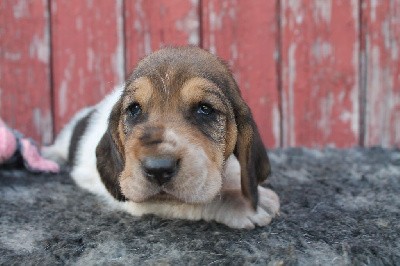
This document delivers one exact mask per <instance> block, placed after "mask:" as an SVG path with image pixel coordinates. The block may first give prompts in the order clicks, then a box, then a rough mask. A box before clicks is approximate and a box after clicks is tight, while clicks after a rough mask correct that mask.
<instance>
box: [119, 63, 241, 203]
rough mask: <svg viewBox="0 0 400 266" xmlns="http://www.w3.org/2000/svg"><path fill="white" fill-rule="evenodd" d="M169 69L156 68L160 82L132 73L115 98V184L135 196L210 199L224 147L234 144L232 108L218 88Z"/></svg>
mask: <svg viewBox="0 0 400 266" xmlns="http://www.w3.org/2000/svg"><path fill="white" fill-rule="evenodd" d="M173 71H174V70H171V71H170V72H168V73H160V74H162V75H161V76H160V77H159V78H160V79H161V80H160V81H161V82H159V81H158V80H152V79H151V78H149V77H140V78H137V79H135V80H134V81H133V82H132V83H130V84H129V85H128V86H127V87H126V90H125V93H124V96H123V98H122V101H121V108H122V109H121V116H120V119H119V132H118V135H119V138H120V139H121V142H122V143H123V145H122V147H123V151H122V153H123V157H124V162H125V167H124V169H123V171H122V174H121V176H120V186H121V191H122V193H123V194H124V195H125V197H126V198H128V199H130V200H132V201H135V202H141V201H145V200H148V199H149V198H168V197H171V198H175V199H178V200H181V201H184V202H188V203H204V202H208V201H210V200H212V199H213V198H214V197H215V196H216V194H217V193H218V192H219V191H220V188H221V184H222V175H221V173H222V168H223V163H224V161H225V158H226V153H232V151H233V148H234V147H233V145H234V142H233V141H230V140H232V139H233V140H235V139H236V126H235V122H234V114H233V111H232V107H231V106H230V105H229V104H228V103H229V102H228V100H227V99H226V97H225V96H224V94H223V92H222V91H221V90H220V89H219V88H218V87H217V86H216V85H215V84H214V83H213V82H211V81H209V80H207V79H204V78H200V77H188V78H187V79H185V80H179V79H178V78H179V77H178V78H177V77H176V75H175V74H174V73H173Z"/></svg>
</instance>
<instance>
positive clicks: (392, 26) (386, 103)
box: [362, 0, 400, 147]
mask: <svg viewBox="0 0 400 266" xmlns="http://www.w3.org/2000/svg"><path fill="white" fill-rule="evenodd" d="M362 7H363V17H362V23H363V27H364V30H363V35H364V36H363V37H364V41H365V45H364V49H365V50H364V51H363V54H364V56H365V59H366V60H365V64H366V66H365V73H364V76H365V79H366V82H365V88H363V89H364V93H365V99H366V105H365V107H366V112H365V122H366V127H365V142H366V145H367V146H371V145H381V146H384V147H390V146H393V145H396V146H400V0H387V1H370V0H368V1H367V0H363V5H362Z"/></svg>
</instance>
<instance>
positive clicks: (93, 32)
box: [50, 0, 125, 132]
mask: <svg viewBox="0 0 400 266" xmlns="http://www.w3.org/2000/svg"><path fill="white" fill-rule="evenodd" d="M50 3H51V23H52V24H51V32H52V49H53V54H52V56H53V82H54V84H53V86H54V87H53V90H54V115H55V122H56V123H55V129H56V132H58V131H59V130H60V129H61V128H62V126H63V125H64V124H65V123H66V122H67V121H68V120H69V119H70V118H71V116H72V115H73V114H74V113H75V112H76V111H77V110H79V109H80V108H82V107H84V106H87V105H92V104H95V103H96V102H98V101H99V100H100V99H101V98H102V97H104V95H106V94H107V93H108V92H110V91H111V90H112V89H113V88H114V86H116V85H118V84H120V83H121V82H123V80H124V78H125V71H124V67H123V66H124V38H123V35H124V33H123V15H122V12H123V5H122V4H123V2H122V1H121V0H117V1H108V0H96V1H91V0H58V1H51V2H50Z"/></svg>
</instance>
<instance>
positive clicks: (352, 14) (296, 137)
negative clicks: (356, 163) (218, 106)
mask: <svg viewBox="0 0 400 266" xmlns="http://www.w3.org/2000/svg"><path fill="white" fill-rule="evenodd" d="M281 3H282V8H281V19H282V23H281V25H282V29H281V31H282V41H281V42H282V68H283V69H282V89H283V90H282V92H283V94H282V110H283V112H282V115H283V144H284V146H308V147H322V146H326V145H331V146H336V147H348V146H353V145H357V144H358V139H359V105H358V100H359V88H358V87H359V86H358V74H359V71H358V67H359V65H358V62H359V61H358V60H359V41H358V30H359V23H358V21H359V16H358V10H359V3H358V1H357V0H351V1H348V0H324V1H320V0H312V1H311V0H310V1H308V0H301V1H290V0H282V1H281Z"/></svg>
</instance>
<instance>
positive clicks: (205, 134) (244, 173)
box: [43, 47, 279, 228]
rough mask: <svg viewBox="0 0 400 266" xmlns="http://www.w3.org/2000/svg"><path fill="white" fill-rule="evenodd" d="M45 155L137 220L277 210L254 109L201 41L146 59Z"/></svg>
mask: <svg viewBox="0 0 400 266" xmlns="http://www.w3.org/2000/svg"><path fill="white" fill-rule="evenodd" d="M43 153H44V154H45V155H46V156H47V157H49V158H53V159H56V160H58V161H68V162H69V163H70V165H71V176H72V178H73V179H74V180H75V182H76V183H77V184H78V185H79V186H80V187H82V188H84V189H87V190H88V191H90V192H92V193H95V194H98V195H101V196H103V197H105V198H106V199H108V200H109V201H110V202H111V203H112V204H113V205H114V206H118V207H120V208H122V209H124V210H126V211H128V212H129V213H131V214H132V215H135V216H141V215H143V214H156V215H160V216H162V217H166V218H179V219H189V220H201V219H203V220H206V221H212V220H214V221H217V222H220V223H223V224H226V225H228V226H230V227H233V228H254V227H255V226H256V225H258V226H265V225H267V224H269V223H270V221H271V219H272V218H273V217H274V216H275V215H276V214H277V213H278V211H279V198H278V196H277V195H276V194H275V192H273V191H272V190H270V189H268V188H265V187H262V186H260V185H259V184H260V183H261V182H263V181H265V180H266V179H267V177H268V176H269V174H270V164H269V160H268V157H267V154H266V151H265V149H264V146H263V143H262V141H261V138H260V135H259V133H258V130H257V127H256V124H255V122H254V120H253V118H252V115H251V112H250V109H249V108H248V106H247V104H246V103H245V102H244V100H243V99H242V97H241V95H240V91H239V88H238V86H237V84H236V82H235V80H234V79H233V77H232V74H231V72H230V71H229V69H228V68H227V67H226V66H225V64H224V63H223V62H222V61H221V60H219V59H218V58H217V57H216V56H214V55H212V54H210V53H208V52H206V51H204V50H202V49H200V48H196V47H181V48H164V49H161V50H159V51H157V52H155V53H153V54H151V55H149V56H147V57H146V58H144V59H143V60H142V61H140V62H139V64H138V66H137V68H136V69H135V70H134V71H133V73H132V75H131V76H130V78H129V79H128V80H127V82H126V84H125V85H124V86H122V87H120V88H117V89H116V90H114V91H113V92H112V93H111V94H110V95H108V96H107V97H106V98H105V99H104V100H102V101H101V102H100V103H99V104H97V105H95V106H92V107H88V108H86V109H83V110H81V111H80V112H79V113H78V114H76V116H75V117H74V118H73V119H72V120H71V122H70V123H69V124H68V125H66V127H65V128H64V129H63V130H62V132H61V133H60V134H59V136H58V137H57V139H56V140H55V143H54V144H53V145H52V146H49V147H46V148H44V149H43Z"/></svg>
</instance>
